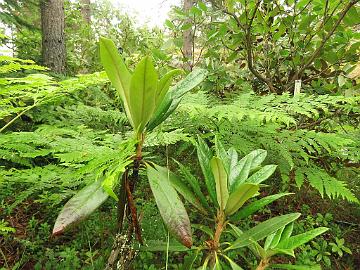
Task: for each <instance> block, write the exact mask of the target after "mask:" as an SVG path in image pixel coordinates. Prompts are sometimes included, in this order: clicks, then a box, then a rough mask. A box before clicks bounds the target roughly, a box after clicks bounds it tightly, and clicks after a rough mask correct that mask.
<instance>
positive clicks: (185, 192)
mask: <svg viewBox="0 0 360 270" xmlns="http://www.w3.org/2000/svg"><path fill="white" fill-rule="evenodd" d="M162 169H164V170H165V173H168V174H169V180H170V182H171V184H172V186H173V187H174V188H175V189H176V191H177V192H178V193H180V194H181V195H182V196H183V197H184V199H185V200H186V201H188V202H189V203H191V204H192V205H193V206H195V207H196V208H197V209H198V210H200V211H201V212H202V213H203V214H205V215H206V214H207V211H206V209H205V208H204V207H203V206H202V205H201V203H200V201H199V200H198V198H197V197H196V196H195V195H194V193H193V192H192V191H191V190H190V189H189V188H188V187H187V186H186V184H185V183H184V182H183V181H182V179H179V178H178V177H177V176H176V175H175V174H173V173H172V172H168V170H167V169H165V168H162V167H158V170H162Z"/></svg>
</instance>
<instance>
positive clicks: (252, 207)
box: [231, 193, 293, 221]
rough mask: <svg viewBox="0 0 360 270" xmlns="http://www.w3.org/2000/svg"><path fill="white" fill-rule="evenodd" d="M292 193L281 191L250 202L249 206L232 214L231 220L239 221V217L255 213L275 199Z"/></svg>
mask: <svg viewBox="0 0 360 270" xmlns="http://www.w3.org/2000/svg"><path fill="white" fill-rule="evenodd" d="M290 194H293V193H279V194H275V195H270V196H267V197H265V198H262V199H260V200H256V201H254V202H252V203H249V204H248V205H247V206H245V207H244V208H242V209H240V210H239V211H238V212H237V213H236V214H235V215H234V216H232V218H231V220H236V221H237V220H239V219H243V218H246V217H248V216H250V215H252V214H253V213H255V212H256V211H258V210H260V209H262V208H263V207H264V206H266V205H268V204H270V203H272V202H273V201H275V200H277V199H280V198H281V197H283V196H287V195H290Z"/></svg>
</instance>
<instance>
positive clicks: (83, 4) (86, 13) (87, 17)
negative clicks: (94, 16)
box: [80, 0, 91, 24]
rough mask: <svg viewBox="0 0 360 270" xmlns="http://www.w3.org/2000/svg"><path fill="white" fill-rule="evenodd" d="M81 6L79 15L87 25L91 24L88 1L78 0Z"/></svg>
mask: <svg viewBox="0 0 360 270" xmlns="http://www.w3.org/2000/svg"><path fill="white" fill-rule="evenodd" d="M80 4H81V15H82V17H83V18H84V21H85V22H86V23H87V24H90V23H91V8H90V0H80Z"/></svg>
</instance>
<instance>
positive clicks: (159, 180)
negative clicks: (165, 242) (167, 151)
mask: <svg viewBox="0 0 360 270" xmlns="http://www.w3.org/2000/svg"><path fill="white" fill-rule="evenodd" d="M166 172H167V170H166V169H164V168H161V167H159V166H156V167H155V168H153V167H151V166H148V167H147V175H148V179H149V183H150V187H151V190H152V192H153V194H154V197H155V201H156V204H157V206H158V208H159V211H160V214H161V216H162V218H163V221H164V223H165V225H166V227H167V228H168V230H169V231H170V233H171V234H172V235H174V236H175V237H176V238H177V239H178V240H179V241H180V242H181V243H182V244H183V245H184V246H186V247H188V248H190V247H191V246H192V237H191V227H190V220H189V217H188V215H187V213H186V210H185V207H184V205H183V203H182V202H181V200H180V198H179V196H178V195H177V193H176V191H175V189H174V188H173V186H172V185H171V183H170V181H169V176H168V173H166Z"/></svg>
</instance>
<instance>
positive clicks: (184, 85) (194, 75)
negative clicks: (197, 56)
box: [147, 69, 207, 131]
mask: <svg viewBox="0 0 360 270" xmlns="http://www.w3.org/2000/svg"><path fill="white" fill-rule="evenodd" d="M206 75H207V71H206V70H205V69H196V70H193V71H192V72H191V73H190V74H188V75H187V76H186V78H185V79H183V80H182V81H180V82H178V83H177V84H176V85H175V86H174V87H172V88H171V89H170V90H169V91H168V92H167V93H166V95H165V97H164V99H163V100H162V102H161V103H160V105H159V106H158V107H157V108H156V111H155V113H154V115H153V117H152V118H151V120H150V122H149V124H148V126H147V130H149V131H151V130H153V129H154V128H155V127H156V126H158V125H160V124H161V123H162V122H163V121H165V120H166V119H167V118H168V117H169V115H170V114H171V113H172V112H173V111H174V110H175V109H176V108H177V106H178V105H179V103H180V101H181V99H182V97H183V95H185V94H186V93H187V92H189V91H190V90H191V89H193V88H195V87H196V86H198V85H199V84H200V83H201V82H202V81H203V80H204V79H205V78H206Z"/></svg>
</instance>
